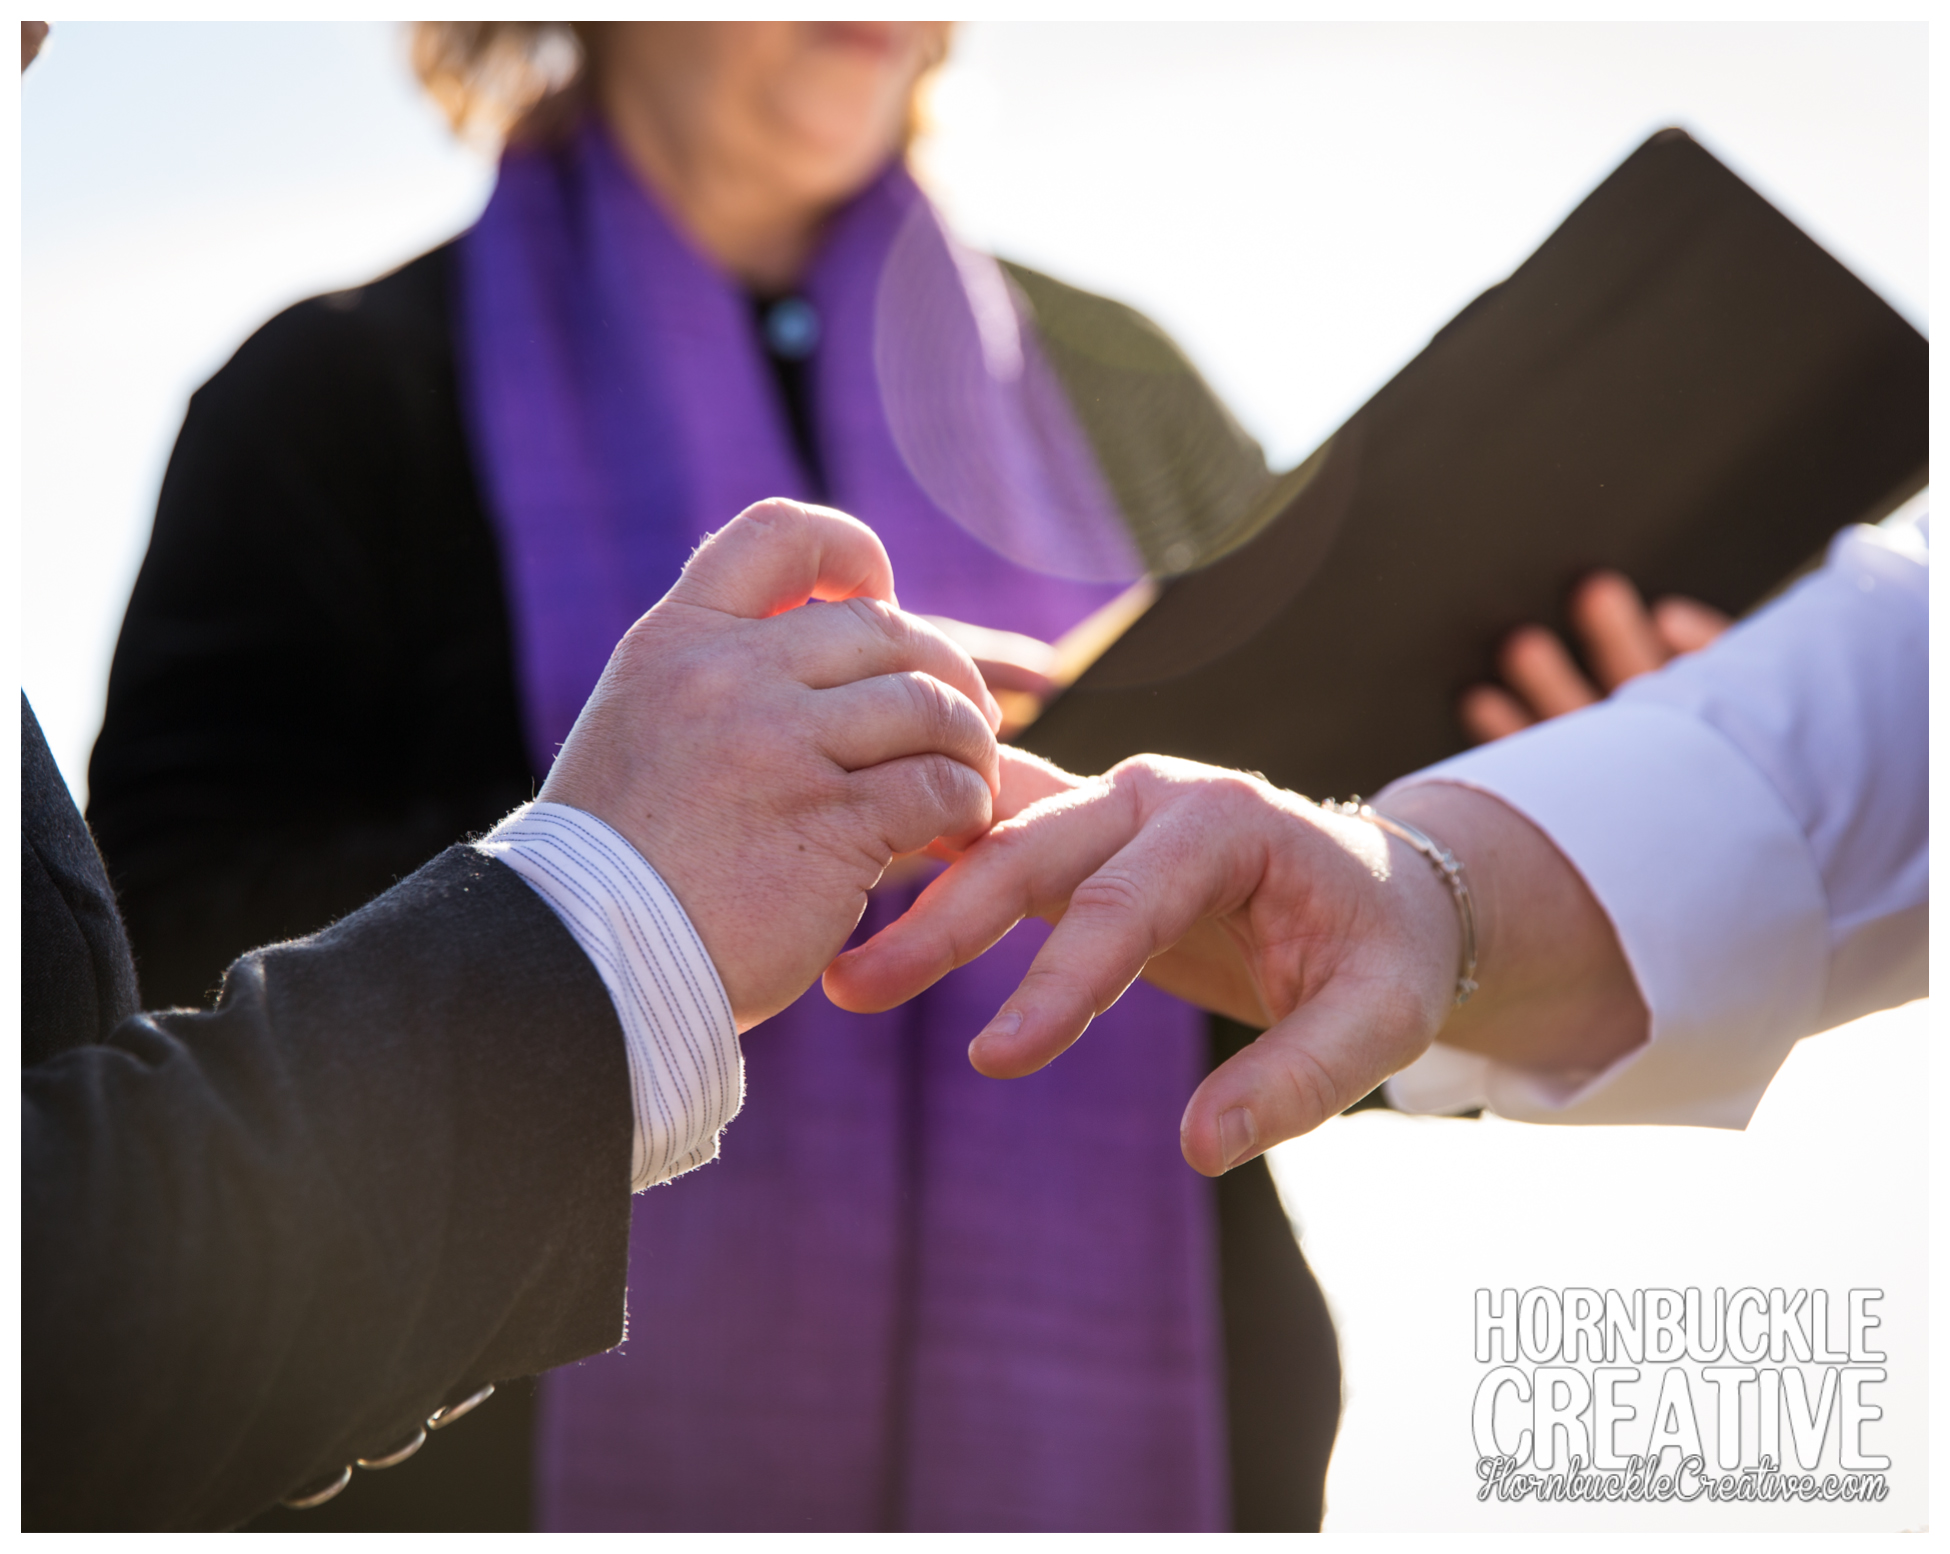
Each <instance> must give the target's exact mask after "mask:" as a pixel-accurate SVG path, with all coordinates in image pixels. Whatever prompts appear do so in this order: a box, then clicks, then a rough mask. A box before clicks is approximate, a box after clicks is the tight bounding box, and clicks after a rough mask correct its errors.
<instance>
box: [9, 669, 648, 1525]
mask: <svg viewBox="0 0 1950 1554" xmlns="http://www.w3.org/2000/svg"><path fill="white" fill-rule="evenodd" d="M21 829H22V838H21V843H22V845H21V918H22V923H21V983H22V995H21V1026H22V1033H21V1044H22V1059H23V1072H22V1081H21V1088H22V1103H23V1104H22V1143H21V1166H22V1189H21V1207H22V1224H21V1354H22V1383H21V1427H22V1428H21V1479H22V1518H23V1521H24V1523H25V1525H26V1526H27V1527H28V1528H55V1527H82V1528H217V1527H227V1526H232V1525H235V1524H237V1523H239V1522H241V1521H243V1520H245V1519H246V1518H248V1517H250V1516H251V1515H253V1514H254V1513H256V1512H259V1511H261V1510H263V1509H264V1508H265V1507H266V1506H268V1505H270V1504H271V1503H272V1502H274V1501H276V1500H277V1499H279V1498H280V1497H281V1496H284V1495H288V1494H290V1493H292V1492H293V1491H294V1490H298V1489H300V1488H301V1487H304V1486H306V1485H308V1484H310V1483H312V1482H314V1481H316V1480H318V1479H320V1478H321V1477H322V1476H324V1475H328V1474H330V1473H333V1472H336V1471H337V1470H338V1469H339V1468H340V1467H341V1466H342V1465H343V1464H345V1463H347V1462H349V1461H351V1460H352V1459H355V1458H357V1457H360V1456H368V1457H374V1456H379V1455H381V1454H383V1453H384V1452H385V1451H386V1450H387V1449H388V1448H389V1447H391V1446H394V1445H397V1444H399V1443H400V1442H402V1441H403V1440H405V1439H407V1438H409V1437H410V1436H411V1435H412V1434H413V1433H414V1432H415V1430H416V1429H417V1428H418V1426H419V1424H420V1422H421V1421H423V1420H424V1419H426V1418H427V1416H428V1415H429V1414H430V1413H432V1412H433V1411H434V1410H435V1409H436V1408H438V1407H440V1406H441V1405H442V1404H443V1403H449V1402H453V1401H455V1400H457V1399H459V1398H461V1397H464V1396H466V1395H468V1394H470V1393H472V1392H474V1391H475V1390H476V1389H478V1388H479V1387H480V1386H481V1385H482V1384H483V1383H486V1382H491V1381H497V1380H501V1379H504V1378H508V1377H519V1376H524V1375H527V1374H529V1373H531V1372H533V1371H535V1370H538V1369H541V1368H543V1367H546V1366H550V1365H558V1364H562V1363H564V1362H566V1361H569V1360H573V1359H577V1358H579V1357H581V1356H583V1355H586V1354H590V1353H593V1352H596V1351H598V1350H601V1349H605V1348H608V1347H610V1346H611V1345H612V1344H614V1343H616V1342H617V1341H618V1339H619V1338H620V1337H621V1336H622V1325H623V1283H624V1274H625V1268H626V1264H627V1254H628V1240H629V1161H630V1137H631V1117H630V1104H629V1091H628V1083H627V1073H626V1059H625V1056H624V1051H623V1039H622V1031H621V1029H620V1028H619V1026H618V1024H617V1021H616V1016H615V1012H614V1010H613V1008H612V1006H611V1004H610V1001H609V996H608V994H607V992H606V991H605V990H604V988H603V985H602V982H601V981H600V979H599V978H598V977H597V975H596V973H595V971H594V969H593V968H592V967H591V965H590V964H589V961H588V959H587V957H585V956H584V955H583V953H582V951H581V950H580V949H579V948H578V947H577V946H576V944H575V943H574V941H573V940H572V939H571V938H570V937H569V935H568V933H567V931H566V930H565V929H563V927H562V926H561V924H560V923H559V922H558V921H557V920H556V918H555V916H554V914H553V913H552V912H551V911H550V910H549V908H548V907H547V906H546V905H545V904H544V903H543V902H542V901H541V899H540V898H539V897H537V896H536V895H535V894H534V893H533V892H532V891H531V890H530V889H529V888H528V886H527V885H526V884H524V883H523V882H522V881H521V880H520V879H519V878H518V877H517V876H516V875H515V874H514V873H513V872H512V871H511V870H509V869H507V868H505V867H503V866H502V865H500V864H498V863H494V862H491V861H490V860H488V859H487V858H485V857H483V856H482V855H480V854H478V853H476V852H474V851H472V850H471V849H468V848H464V847H456V848H452V849H449V850H447V851H445V852H443V853H441V854H440V855H439V856H438V857H436V858H435V859H434V860H433V861H432V862H430V863H428V864H427V865H426V866H425V867H424V868H422V869H420V870H419V871H418V872H417V873H415V874H413V875H412V876H411V877H410V878H409V879H407V880H405V881H404V882H402V883H401V884H400V885H399V886H398V887H397V888H395V889H393V890H391V891H389V892H387V893H386V894H384V895H382V896H380V897H379V899H378V900H376V901H374V902H372V903H371V904H370V905H368V906H366V907H364V908H363V909H362V910H360V911H357V912H355V913H353V914H352V915H351V916H350V917H347V918H346V919H344V920H343V921H342V922H340V923H338V924H336V925H335V926H334V927H332V928H330V929H328V930H326V931H325V932H323V933H321V934H319V935H317V936H316V937H314V938H311V939H307V940H301V941H299V942H296V943H291V944H283V945H278V946H275V947H272V948H270V949H264V950H259V951H257V952H255V953H253V954H250V955H247V956H245V957H244V958H243V959H241V960H239V961H238V962H237V963H236V964H234V965H233V966H231V967H230V969H229V971H228V972H227V973H226V974H225V976H224V979H223V992H222V996H221V998H220V999H219V1000H218V1001H217V1003H216V1006H215V1007H214V1008H213V1009H211V1010H209V1011H206V1012H201V1013H194V1012H190V1011H184V1010H178V1011H173V1012H167V1013H160V1014H141V1013H138V1012H137V1007H136V997H135V992H136V979H135V971H134V967H133V965H132V963H131V961H130V958H129V951H128V947H127V943H126V941H125V940H124V938H123V935H122V928H121V924H120V922H119V920H118V919H117V916H116V911H115V903H114V900H113V898H112V896H111V895H110V893H109V889H108V882H107V879H106V877H105V875H104V874H103V871H102V865H101V861H100V858H99V856H98V855H97V853H96V851H95V847H94V844H93V842H92V841H91V839H90V837H89V834H88V831H87V829H86V827H85V826H84V825H83V824H82V820H81V816H80V815H79V814H78V813H77V812H76V810H75V807H74V803H73V801H72V799H70V797H69V796H68V791H67V788H66V786H65V784H63V782H62V780H61V777H60V773H59V772H58V770H57V769H56V767H55V765H54V761H53V758H52V757H51V756H50V755H49V753H48V750H47V745H46V741H45V740H44V739H43V738H42V737H41V731H40V727H39V724H38V723H37V722H36V721H35V719H34V716H33V713H32V711H31V710H30V709H29V708H28V706H27V704H26V700H25V698H24V697H23V698H22V703H21ZM465 1429H466V1426H465V1425H464V1424H457V1427H456V1432H457V1433H458V1432H460V1431H464V1430H465Z"/></svg>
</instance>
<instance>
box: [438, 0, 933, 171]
mask: <svg viewBox="0 0 1950 1554" xmlns="http://www.w3.org/2000/svg"><path fill="white" fill-rule="evenodd" d="M593 44H594V35H593V33H592V32H591V30H589V29H588V28H587V27H586V25H585V24H583V23H580V22H414V23H413V32H412V43H411V54H412V60H413V70H414V73H415V74H417V75H418V76H419V78H420V81H421V84H423V85H424V86H425V87H426V89H427V92H428V93H429V95H431V96H432V98H433V100H434V102H435V103H437V104H438V105H439V107H440V111H441V112H442V113H444V114H446V116H447V122H448V123H449V124H451V125H452V126H453V127H454V132H455V133H456V134H458V135H462V136H464V137H466V138H468V139H477V140H484V141H493V140H519V141H530V142H533V141H538V140H549V139H552V138H553V137H554V136H555V135H556V134H558V133H559V132H561V131H562V130H564V129H566V128H567V126H568V125H569V123H570V122H571V121H572V120H573V119H574V117H575V115H576V113H577V112H578V111H580V109H581V107H582V105H583V102H584V101H585V93H586V90H587V78H588V71H589V58H590V55H591V53H592V52H593ZM947 54H948V50H947V46H946V44H945V42H944V44H943V46H942V48H941V50H940V52H939V53H938V54H937V55H935V56H934V57H933V58H931V59H929V60H928V61H927V62H926V63H925V64H924V65H923V66H922V67H921V70H920V73H919V74H918V75H917V76H916V77H915V79H914V87H913V90H912V91H911V92H910V93H909V94H908V99H907V121H906V124H905V125H904V126H903V128H902V132H901V145H902V148H903V149H906V148H907V147H910V146H912V144H913V143H914V140H915V138H916V137H917V136H918V135H920V133H921V132H922V130H923V129H924V128H925V127H926V109H925V102H924V100H925V96H926V91H927V87H928V85H929V83H930V82H931V80H932V79H933V77H934V74H935V72H936V71H937V70H939V69H940V68H941V64H942V62H943V60H945V59H946V58H947Z"/></svg>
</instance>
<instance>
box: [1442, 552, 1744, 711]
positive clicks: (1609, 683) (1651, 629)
mask: <svg viewBox="0 0 1950 1554" xmlns="http://www.w3.org/2000/svg"><path fill="white" fill-rule="evenodd" d="M1571 624H1572V626H1573V627H1574V628H1575V630H1576V631H1577V634H1578V639H1579V641H1580V643H1581V644H1582V645H1583V648H1584V656H1585V660H1586V662H1587V663H1589V664H1590V666H1591V672H1592V675H1593V676H1595V677H1596V680H1597V684H1596V685H1594V684H1592V682H1591V680H1590V679H1587V678H1586V676H1585V674H1584V671H1583V670H1582V669H1580V668H1579V667H1578V664H1577V661H1576V660H1575V659H1573V658H1572V656H1571V653H1570V650H1569V649H1568V648H1567V647H1565V645H1564V643H1563V641H1562V640H1561V639H1560V638H1559V637H1558V635H1557V634H1556V633H1555V632H1553V631H1547V630H1546V629H1545V628H1544V627H1542V626H1522V627H1519V628H1518V629H1517V630H1516V631H1514V632H1512V633H1511V634H1510V636H1509V638H1508V639H1507V640H1506V641H1505V642H1504V644H1503V650H1502V652H1501V653H1500V654H1499V655H1498V660H1497V667H1498V668H1499V669H1500V670H1501V671H1502V674H1503V678H1504V679H1505V680H1506V681H1507V682H1508V683H1509V687H1510V689H1509V690H1505V689H1504V688H1503V687H1502V686H1495V685H1478V686H1472V687H1471V688H1470V689H1469V690H1468V691H1465V692H1464V693H1463V698H1462V705H1461V708H1460V712H1461V716H1462V722H1463V727H1464V728H1466V729H1467V730H1468V731H1469V734H1470V737H1471V738H1473V739H1475V740H1477V741H1478V742H1479V743H1487V742H1488V741H1490V740H1492V739H1501V738H1502V737H1503V736H1504V735H1505V734H1514V733H1516V732H1517V730H1518V729H1521V728H1528V727H1529V726H1530V725H1531V724H1533V723H1536V722H1539V721H1541V720H1543V719H1545V718H1555V717H1558V716H1560V715H1561V714H1563V713H1566V712H1575V711H1576V710H1577V709H1578V708H1580V707H1588V706H1590V705H1591V704H1592V703H1593V702H1597V701H1602V700H1603V699H1604V698H1605V697H1606V696H1607V695H1608V694H1610V693H1611V692H1612V691H1615V690H1617V689H1618V687H1619V686H1621V685H1623V684H1624V683H1625V682H1626V681H1627V680H1630V679H1633V678H1634V677H1635V676H1638V675H1642V674H1645V673H1647V672H1649V671H1651V670H1654V669H1657V668H1659V667H1660V666H1661V665H1662V664H1665V663H1666V662H1668V661H1669V660H1671V659H1673V658H1675V657H1677V656H1678V655H1679V654H1681V653H1692V652H1697V651H1698V650H1699V649H1700V648H1703V647H1705V646H1706V645H1707V644H1708V643H1709V642H1711V641H1713V639H1714V638H1716V637H1718V636H1719V635H1720V633H1721V632H1723V631H1725V630H1726V629H1727V627H1729V626H1730V625H1732V624H1733V622H1732V621H1731V620H1730V619H1728V617H1726V616H1725V615H1722V614H1721V613H1720V612H1719V611H1718V610H1716V609H1714V608H1713V607H1712V606H1711V605H1706V604H1701V603H1700V602H1699V601H1698V600H1696V599H1683V598H1679V597H1677V596H1673V597H1668V598H1664V599H1661V600H1660V601H1659V602H1658V603H1657V604H1656V605H1654V606H1653V607H1652V609H1651V610H1650V611H1648V610H1647V609H1646V607H1645V601H1644V600H1643V599H1641V598H1640V597H1639V591H1638V590H1637V589H1636V588H1634V587H1633V586H1632V584H1631V581H1630V580H1629V579H1627V578H1625V577H1624V576H1622V575H1620V574H1619V573H1617V572H1610V571H1606V572H1595V573H1593V574H1592V575H1591V576H1590V577H1588V578H1587V579H1585V581H1584V582H1583V583H1582V584H1581V585H1580V586H1579V588H1578V590H1577V592H1576V593H1575V594H1573V595H1572V597H1571ZM1512 692H1514V693H1515V694H1512Z"/></svg>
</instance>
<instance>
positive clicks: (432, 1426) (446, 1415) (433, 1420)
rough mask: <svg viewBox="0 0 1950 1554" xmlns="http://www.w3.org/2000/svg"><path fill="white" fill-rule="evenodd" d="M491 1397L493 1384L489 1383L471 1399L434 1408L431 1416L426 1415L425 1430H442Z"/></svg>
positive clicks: (467, 1398) (466, 1398) (463, 1399)
mask: <svg viewBox="0 0 1950 1554" xmlns="http://www.w3.org/2000/svg"><path fill="white" fill-rule="evenodd" d="M493 1396H494V1383H493V1382H491V1381H490V1382H489V1383H488V1384H487V1385H486V1386H485V1387H483V1388H481V1390H480V1391H479V1392H476V1393H474V1394H473V1395H472V1396H471V1397H464V1398H462V1399H461V1400H460V1401H459V1402H458V1403H449V1404H448V1405H447V1406H446V1407H445V1408H436V1409H435V1410H434V1411H433V1412H432V1413H431V1414H429V1415H427V1428H428V1429H429V1430H444V1429H446V1428H447V1426H448V1425H450V1424H452V1423H453V1422H454V1421H455V1420H456V1419H464V1418H466V1417H467V1415H469V1414H471V1413H473V1412H474V1410H475V1409H477V1408H479V1407H480V1406H481V1405H482V1404H483V1403H485V1402H486V1401H487V1400H488V1399H489V1398H491V1397H493Z"/></svg>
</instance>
